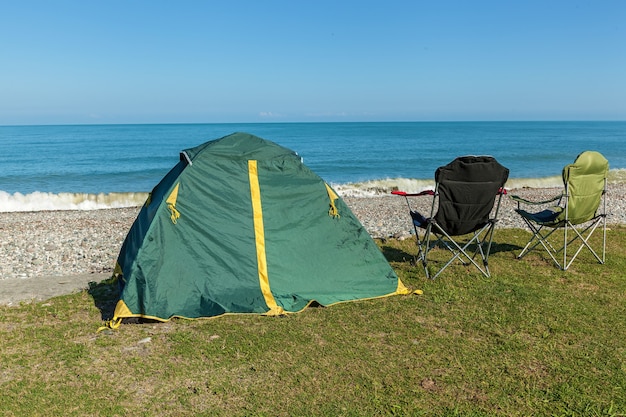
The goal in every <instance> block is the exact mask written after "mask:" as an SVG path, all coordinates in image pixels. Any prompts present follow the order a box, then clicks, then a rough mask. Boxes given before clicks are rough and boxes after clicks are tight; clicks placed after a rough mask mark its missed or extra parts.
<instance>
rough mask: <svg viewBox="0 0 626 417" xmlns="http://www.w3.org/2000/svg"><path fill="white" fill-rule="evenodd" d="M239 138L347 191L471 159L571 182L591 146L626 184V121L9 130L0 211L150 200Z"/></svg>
mask: <svg viewBox="0 0 626 417" xmlns="http://www.w3.org/2000/svg"><path fill="white" fill-rule="evenodd" d="M234 132H246V133H250V134H253V135H256V136H259V137H262V138H263V139H267V140H270V141H272V142H275V143H278V144H279V145H282V146H284V147H287V148H289V149H291V150H293V151H296V152H297V153H298V154H299V155H300V156H301V157H302V158H303V161H304V164H305V165H307V166H308V167H309V168H310V169H312V170H313V171H314V172H315V173H317V174H318V175H319V176H320V177H322V178H323V179H324V180H325V181H326V182H328V183H329V184H331V185H332V186H333V187H334V188H335V190H336V191H337V192H338V193H339V194H340V195H342V196H373V195H384V194H389V193H390V191H391V190H393V189H400V190H404V191H409V192H417V191H421V190H424V189H427V188H432V187H433V186H434V172H435V170H436V169H437V167H439V166H442V165H445V164H447V163H448V162H450V161H451V160H453V159H454V158H455V157H457V156H462V155H491V156H493V157H495V158H496V159H497V160H498V161H499V162H500V163H501V164H502V165H504V166H506V167H507V168H509V170H510V178H509V181H508V182H507V184H506V187H507V188H519V187H559V186H562V180H561V171H562V168H563V166H565V165H566V164H568V163H571V162H573V161H574V159H575V158H576V156H577V155H578V154H579V153H580V152H582V151H585V150H595V151H598V152H600V153H602V154H603V155H605V157H606V158H607V159H608V160H609V164H610V168H611V171H610V174H609V181H610V182H617V183H624V182H626V145H625V143H626V122H623V121H615V122H608V121H606V122H605V121H597V122H367V123H362V122H353V123H211V124H134V125H133V124H124V125H113V124H106V125H50V126H0V211H2V212H12V211H41V210H95V209H104V208H116V207H129V206H137V205H140V204H142V203H143V202H144V201H145V199H146V197H147V193H148V192H150V190H152V188H153V187H154V186H155V185H156V184H157V183H158V182H159V181H160V180H161V178H162V177H163V176H164V175H165V174H166V173H167V172H168V171H169V170H170V169H171V168H172V167H173V166H174V165H175V164H176V163H177V162H178V160H179V153H180V152H181V151H182V150H184V149H187V148H191V147H195V146H197V145H200V144H202V143H204V142H207V141H210V140H215V139H219V138H221V137H223V136H226V135H229V134H231V133H234Z"/></svg>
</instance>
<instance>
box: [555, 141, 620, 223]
mask: <svg viewBox="0 0 626 417" xmlns="http://www.w3.org/2000/svg"><path fill="white" fill-rule="evenodd" d="M608 173H609V162H608V161H607V160H606V158H605V157H604V156H602V154H601V153H599V152H596V151H585V152H583V153H581V154H580V155H578V157H576V160H575V161H574V163H573V164H569V165H566V166H565V168H563V184H564V185H565V192H566V194H567V217H568V219H569V221H570V222H571V223H572V224H580V223H584V222H586V221H589V220H591V219H593V218H594V217H595V215H596V213H597V211H598V207H599V206H600V202H601V201H602V194H603V193H604V191H605V189H604V188H605V186H606V177H607V175H608ZM559 217H563V219H562V220H564V219H565V211H563V213H562V214H561V216H559Z"/></svg>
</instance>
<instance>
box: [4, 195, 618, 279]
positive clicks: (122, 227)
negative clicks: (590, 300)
mask: <svg viewBox="0 0 626 417" xmlns="http://www.w3.org/2000/svg"><path fill="white" fill-rule="evenodd" d="M561 190H562V189H560V188H521V189H516V190H508V194H509V195H512V194H515V195H519V196H522V197H526V198H529V199H534V200H542V199H543V200H545V199H547V198H549V197H552V196H555V195H557V194H558V193H559V192H561ZM343 200H344V201H345V203H346V204H347V205H348V207H350V209H351V210H352V212H353V213H354V214H355V216H356V217H357V218H358V219H359V220H360V221H361V223H362V224H363V226H364V227H365V229H366V230H367V231H368V233H369V234H370V235H371V236H372V237H373V238H389V237H393V238H398V239H405V238H407V237H411V236H412V232H413V227H412V225H411V221H410V217H409V214H408V208H407V205H406V201H405V199H404V198H403V197H399V196H392V195H384V196H377V197H343ZM414 200H416V203H417V204H416V205H415V206H414V208H417V209H418V210H420V211H422V212H424V213H429V211H430V204H431V203H432V197H422V198H417V199H414ZM515 207H516V203H515V202H514V201H512V200H511V199H510V198H508V197H507V196H503V198H502V205H501V207H500V212H499V216H498V218H499V222H498V225H497V227H499V228H525V226H524V224H523V222H522V220H521V218H520V217H519V215H517V213H515V212H514V208H515ZM140 208H141V206H136V207H127V208H112V209H98V210H68V211H31V212H2V213H0V281H2V280H8V279H28V278H35V277H58V276H77V275H85V274H95V275H94V276H98V277H101V276H103V275H106V274H109V275H110V274H112V271H113V267H114V264H115V260H116V259H117V255H118V253H119V250H120V248H121V246H122V242H123V241H124V238H125V237H126V234H127V233H128V230H129V229H130V227H131V225H132V223H133V222H134V220H135V218H136V217H137V214H138V213H139V210H140ZM607 212H608V213H609V216H608V218H607V223H608V224H609V225H611V224H626V184H609V186H608V193H607Z"/></svg>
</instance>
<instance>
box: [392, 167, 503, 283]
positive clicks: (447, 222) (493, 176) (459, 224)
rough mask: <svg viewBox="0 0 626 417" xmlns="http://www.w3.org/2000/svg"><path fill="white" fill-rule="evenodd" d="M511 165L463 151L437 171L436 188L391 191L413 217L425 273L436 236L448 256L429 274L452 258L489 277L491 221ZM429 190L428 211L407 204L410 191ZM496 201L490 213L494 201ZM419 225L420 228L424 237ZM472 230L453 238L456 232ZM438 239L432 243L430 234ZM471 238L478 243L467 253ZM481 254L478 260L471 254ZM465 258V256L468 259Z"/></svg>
mask: <svg viewBox="0 0 626 417" xmlns="http://www.w3.org/2000/svg"><path fill="white" fill-rule="evenodd" d="M508 175H509V170H508V169H507V168H505V167H504V166H502V165H500V163H499V162H498V161H496V159H495V158H493V157H491V156H461V157H458V158H456V159H454V160H453V161H452V162H450V163H449V164H447V165H445V166H441V167H439V168H437V170H436V171H435V190H434V191H423V192H421V193H417V194H409V193H406V192H403V191H394V192H392V194H396V195H400V196H404V197H405V198H406V201H407V205H408V207H409V213H410V215H411V219H412V221H413V227H414V229H415V236H416V240H417V245H418V249H419V254H418V257H419V259H420V260H421V262H422V264H423V266H424V271H425V273H426V276H427V277H429V278H430V273H429V270H428V253H429V252H430V250H431V249H432V248H433V247H434V245H435V243H436V242H441V243H442V244H443V245H444V246H445V247H446V248H447V249H448V250H449V251H450V252H451V253H452V255H453V256H452V258H451V259H450V260H449V261H448V263H446V264H445V265H444V266H443V267H442V268H440V269H439V270H438V271H437V273H436V274H435V275H434V276H433V277H432V278H433V279H434V278H436V277H437V276H438V275H439V274H440V273H441V272H443V270H444V269H445V268H447V267H448V266H449V265H450V264H451V263H452V262H453V261H455V260H456V259H459V260H461V262H463V263H464V264H465V265H468V264H470V263H471V264H473V265H474V266H476V267H477V268H478V269H479V270H480V271H481V272H482V273H483V275H485V276H487V277H489V276H490V272H489V267H488V257H489V252H490V250H491V242H492V239H493V231H494V226H495V223H496V221H497V213H498V210H499V207H500V199H501V195H502V193H503V192H504V189H503V187H504V184H505V183H506V181H507V179H508ZM420 196H432V199H433V201H432V205H431V211H430V215H429V216H428V217H427V216H425V215H424V214H422V213H420V212H419V211H416V210H413V209H412V208H411V203H410V201H409V197H420ZM496 200H497V207H496V210H495V213H494V216H493V217H491V214H492V211H493V208H494V204H495V203H496ZM418 229H423V230H424V231H425V232H424V239H423V240H421V239H420V237H419V231H418ZM468 234H472V235H473V236H472V237H471V238H469V239H468V240H465V241H461V242H457V240H460V239H457V240H455V239H454V237H461V236H466V235H468ZM432 237H434V238H435V239H436V241H435V243H432V242H431V238H432ZM472 244H475V245H476V250H475V252H474V254H473V255H470V254H469V253H468V249H469V248H470V246H471V245H472ZM477 254H480V257H481V258H482V264H483V265H482V266H481V265H479V264H478V263H477V262H476V261H475V260H474V258H475V257H476V256H477ZM466 261H467V262H466Z"/></svg>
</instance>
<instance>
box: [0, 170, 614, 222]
mask: <svg viewBox="0 0 626 417" xmlns="http://www.w3.org/2000/svg"><path fill="white" fill-rule="evenodd" d="M608 181H609V183H612V184H624V183H626V169H612V170H611V171H610V172H609V178H608ZM331 185H332V186H333V188H334V189H335V190H336V191H337V193H338V194H339V195H340V196H342V197H373V196H383V195H388V194H390V193H391V191H394V190H400V191H406V192H408V193H418V192H420V191H424V190H432V189H433V188H434V187H435V182H434V179H433V180H425V179H412V178H386V179H380V180H371V181H363V182H357V183H347V184H331ZM562 186H563V180H562V178H561V176H560V175H558V176H553V177H545V178H511V179H509V180H508V181H507V183H506V184H505V188H506V189H518V188H558V187H562ZM147 198H148V193H109V194H104V193H101V194H88V193H59V194H55V193H44V192H33V193H30V194H21V193H14V194H10V193H7V192H5V191H0V212H14V211H46V210H98V209H110V208H121V207H138V206H141V205H142V204H143V203H144V202H145V201H146V199H147Z"/></svg>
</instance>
